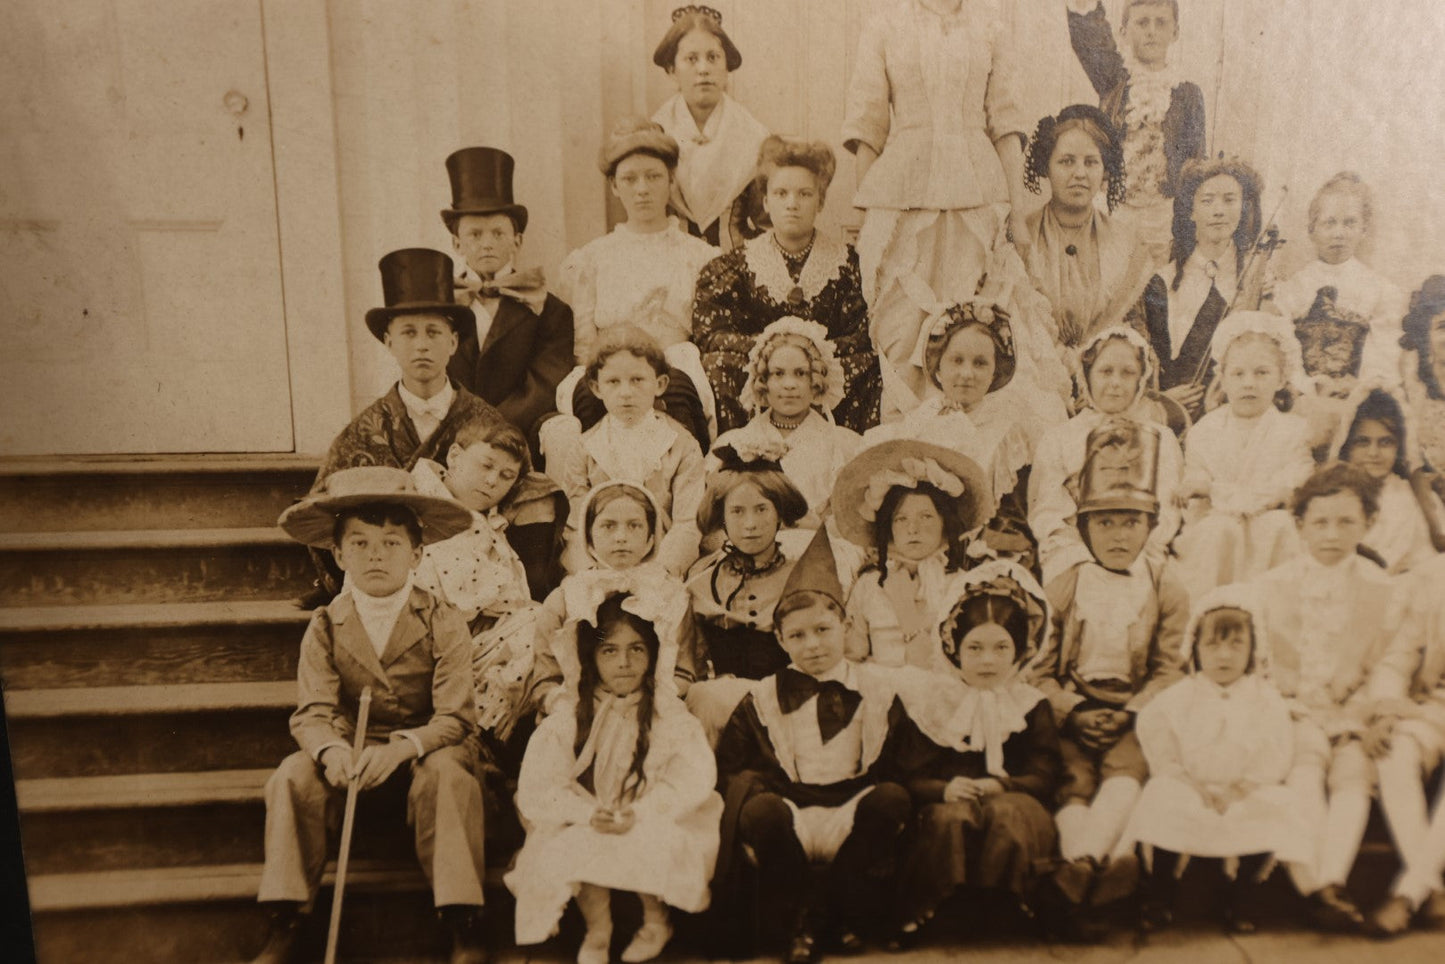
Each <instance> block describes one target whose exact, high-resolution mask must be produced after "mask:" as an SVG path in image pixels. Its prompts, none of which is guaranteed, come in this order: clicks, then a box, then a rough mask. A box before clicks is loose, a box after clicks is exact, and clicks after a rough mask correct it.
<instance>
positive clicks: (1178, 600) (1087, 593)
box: [1028, 418, 1189, 937]
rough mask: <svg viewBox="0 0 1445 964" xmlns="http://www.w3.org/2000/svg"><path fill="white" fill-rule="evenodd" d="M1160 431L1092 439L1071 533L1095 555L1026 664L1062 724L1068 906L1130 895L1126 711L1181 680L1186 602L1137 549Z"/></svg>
mask: <svg viewBox="0 0 1445 964" xmlns="http://www.w3.org/2000/svg"><path fill="white" fill-rule="evenodd" d="M1161 431H1164V429H1163V428H1162V427H1160V426H1156V425H1149V424H1145V423H1142V422H1136V421H1133V420H1132V419H1126V418H1111V419H1108V420H1106V421H1105V422H1103V423H1102V424H1100V425H1099V426H1098V427H1097V428H1095V429H1094V431H1092V432H1090V433H1089V437H1088V440H1087V442H1086V447H1085V452H1086V457H1085V462H1084V468H1083V471H1082V472H1081V473H1080V487H1081V489H1082V491H1081V492H1080V498H1079V509H1078V526H1079V532H1080V535H1081V536H1083V540H1084V545H1085V546H1086V547H1087V548H1088V550H1089V554H1090V556H1091V557H1092V558H1091V559H1090V560H1089V561H1088V562H1081V563H1079V564H1078V565H1076V566H1074V567H1072V568H1070V569H1068V570H1066V571H1064V572H1062V573H1060V574H1059V575H1058V576H1056V577H1054V579H1052V580H1051V581H1050V582H1049V584H1048V586H1047V587H1046V589H1045V592H1046V594H1047V596H1048V599H1049V605H1050V607H1051V608H1052V610H1053V616H1052V622H1053V625H1052V627H1051V631H1050V632H1049V634H1048V636H1047V638H1046V640H1045V643H1044V646H1043V648H1042V649H1041V650H1040V651H1039V654H1038V656H1036V657H1035V658H1034V661H1033V663H1032V664H1031V666H1030V667H1029V673H1028V675H1029V677H1030V682H1032V683H1033V684H1034V685H1035V686H1037V687H1038V688H1039V689H1040V690H1042V691H1043V692H1044V693H1045V695H1046V696H1048V698H1049V702H1050V703H1051V704H1053V708H1054V718H1055V721H1056V722H1057V723H1058V726H1059V736H1060V739H1059V743H1060V750H1061V752H1062V754H1063V761H1064V773H1063V779H1062V781H1061V783H1060V788H1059V804H1060V809H1059V812H1058V813H1057V814H1056V816H1055V821H1056V822H1057V824H1058V828H1059V852H1060V854H1061V855H1062V856H1063V858H1064V864H1063V866H1061V867H1060V868H1059V871H1058V872H1057V873H1056V874H1055V876H1054V882H1055V883H1056V884H1057V889H1058V891H1059V892H1060V893H1061V895H1062V896H1063V897H1064V898H1067V901H1068V903H1069V904H1070V905H1072V906H1073V907H1077V906H1079V905H1081V904H1082V903H1083V902H1084V901H1085V899H1086V898H1090V897H1091V896H1092V903H1094V904H1096V905H1097V904H1103V903H1107V902H1108V901H1109V900H1111V899H1115V898H1118V897H1122V896H1124V894H1125V893H1127V891H1128V890H1130V889H1132V886H1133V881H1134V879H1135V878H1136V876H1137V871H1138V867H1137V863H1135V862H1134V861H1133V859H1132V857H1129V856H1127V855H1116V854H1114V853H1113V852H1114V849H1115V846H1116V844H1118V842H1119V840H1120V837H1121V835H1122V833H1123V830H1124V825H1125V823H1126V822H1127V821H1128V819H1129V815H1130V813H1131V812H1132V810H1133V807H1134V803H1135V801H1136V800H1137V799H1138V796H1139V791H1140V789H1141V786H1142V784H1143V782H1144V780H1145V778H1146V777H1147V776H1148V773H1149V770H1148V765H1147V764H1146V763H1145V762H1144V753H1143V750H1142V749H1141V747H1140V746H1139V738H1138V737H1137V736H1136V735H1135V734H1134V716H1135V714H1136V713H1137V712H1138V711H1139V710H1140V709H1142V708H1143V706H1144V705H1145V704H1146V703H1148V701H1149V700H1150V699H1151V698H1152V697H1153V696H1154V694H1156V693H1158V692H1160V691H1161V690H1163V689H1164V688H1165V687H1167V686H1169V684H1170V683H1172V682H1174V681H1175V680H1176V679H1178V678H1179V677H1180V675H1181V674H1182V669H1181V667H1180V665H1179V645H1180V640H1181V639H1182V638H1183V633H1184V626H1185V623H1186V621H1187V620H1188V618H1189V597H1188V594H1187V593H1186V592H1185V590H1184V587H1183V585H1182V584H1181V583H1180V582H1179V580H1178V578H1177V577H1176V576H1175V575H1174V574H1173V572H1172V570H1171V569H1170V567H1169V564H1168V563H1167V562H1163V563H1159V562H1152V561H1150V559H1149V557H1148V556H1146V555H1144V554H1143V549H1144V545H1145V543H1146V542H1147V541H1148V539H1149V533H1150V531H1151V530H1152V529H1153V528H1154V525H1155V523H1156V521H1157V520H1158V517H1159V500H1158V497H1157V494H1156V493H1157V479H1158V465H1159V433H1160V432H1161ZM1111 856H1112V857H1113V858H1114V859H1112V860H1111V859H1110V858H1111ZM1066 923H1067V925H1068V926H1069V927H1070V928H1075V927H1076V928H1077V930H1078V933H1077V934H1074V935H1072V936H1075V937H1092V936H1095V934H1094V932H1093V930H1092V924H1093V922H1084V921H1082V920H1081V919H1080V918H1078V917H1077V916H1066Z"/></svg>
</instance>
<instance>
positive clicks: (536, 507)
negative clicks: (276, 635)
mask: <svg viewBox="0 0 1445 964" xmlns="http://www.w3.org/2000/svg"><path fill="white" fill-rule="evenodd" d="M453 386H454V387H455V388H456V392H457V395H456V398H455V399H453V400H452V406H451V408H450V409H448V410H447V415H446V418H444V419H442V422H441V425H439V426H437V430H436V431H435V432H433V433H432V435H431V438H429V439H427V440H426V441H425V442H422V440H421V439H420V438H419V437H418V436H417V434H416V426H415V425H414V424H412V420H411V415H409V414H408V413H407V410H406V404H405V403H404V402H403V401H402V400H401V394H400V393H399V392H398V391H397V388H396V386H395V385H392V386H391V390H390V391H389V392H387V393H386V394H385V395H383V396H381V397H380V398H378V399H377V400H376V401H374V402H372V403H371V404H370V405H368V406H367V407H366V408H365V409H363V410H362V412H361V414H360V415H357V416H356V418H354V419H352V421H351V424H350V425H348V426H346V428H344V429H342V430H341V434H340V435H338V436H336V439H335V440H334V441H333V442H332V443H331V448H330V449H329V450H328V451H327V453H326V459H325V460H324V461H323V462H322V463H321V470H320V471H319V472H317V473H316V481H315V482H314V483H313V484H312V487H311V488H312V491H315V490H316V489H318V488H320V486H321V483H322V481H323V480H324V479H325V478H326V477H327V476H329V475H331V474H332V473H333V472H339V471H340V470H342V469H354V468H357V467H359V466H365V465H383V466H390V467H394V468H399V469H406V470H407V471H408V472H410V471H411V470H412V468H414V467H415V466H416V464H417V462H419V461H421V460H422V459H431V460H433V461H436V462H440V463H442V464H446V457H447V450H448V449H450V448H451V447H452V443H454V442H455V441H456V440H457V434H458V433H459V432H460V431H461V430H462V429H463V428H464V427H466V426H469V425H478V424H481V425H495V424H498V423H500V422H502V421H504V419H503V417H502V413H501V412H499V411H498V410H497V409H496V408H494V407H493V406H491V405H489V404H488V403H487V402H484V401H482V400H481V399H480V398H478V397H477V396H475V395H473V394H472V393H471V392H469V391H467V390H466V389H465V388H463V387H461V386H460V385H456V383H455V382H454V383H453ZM523 468H524V469H528V468H530V466H523ZM501 509H502V514H503V515H504V516H505V517H506V518H507V521H508V522H509V523H510V524H511V525H510V526H509V528H508V529H507V541H508V542H509V543H511V545H512V548H513V549H514V550H516V552H517V555H518V556H520V557H521V559H522V563H523V565H524V566H525V567H526V570H527V583H528V586H529V588H530V589H531V591H532V595H533V597H534V598H536V599H539V600H540V599H545V598H546V595H547V593H548V592H550V591H551V590H552V589H553V588H554V587H555V586H556V584H557V582H558V581H559V580H560V579H561V571H560V567H559V560H560V552H561V544H560V540H561V534H562V526H563V524H564V523H565V522H566V521H567V499H566V496H565V495H564V494H563V492H562V490H561V487H560V486H558V485H557V483H555V482H553V481H552V480H551V479H549V478H548V477H547V476H545V475H543V474H542V473H541V472H531V471H527V472H526V473H525V474H524V475H523V476H522V477H521V478H520V479H519V480H518V481H517V485H516V487H515V488H514V489H512V491H511V493H510V494H508V496H507V497H506V499H504V500H503V501H502V504H501ZM311 556H312V559H313V560H314V561H315V563H316V570H317V575H318V580H317V585H318V589H319V590H321V592H322V594H324V595H326V596H327V597H328V598H329V596H332V595H335V594H336V593H337V592H339V591H340V590H341V572H340V570H339V569H338V568H337V567H336V563H335V561H334V560H333V559H332V556H331V553H329V552H323V551H320V550H313V551H312V553H311ZM318 598H319V597H318Z"/></svg>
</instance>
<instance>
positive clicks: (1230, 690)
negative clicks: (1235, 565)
mask: <svg viewBox="0 0 1445 964" xmlns="http://www.w3.org/2000/svg"><path fill="white" fill-rule="evenodd" d="M1184 649H1185V652H1184V653H1183V659H1184V661H1185V662H1186V663H1187V664H1188V665H1189V667H1190V674H1189V675H1188V676H1187V677H1186V678H1184V679H1182V680H1180V681H1179V682H1177V683H1175V684H1174V685H1173V686H1171V687H1169V688H1168V689H1166V690H1165V691H1164V692H1162V693H1160V694H1159V695H1158V696H1157V697H1155V698H1154V699H1153V700H1151V701H1150V702H1149V703H1148V704H1147V705H1146V706H1145V707H1144V708H1143V709H1142V710H1140V711H1139V718H1138V720H1137V721H1136V723H1135V727H1134V730H1135V732H1136V733H1138V735H1139V742H1140V744H1141V745H1142V746H1143V748H1144V756H1145V758H1146V759H1147V760H1148V761H1149V781H1148V782H1147V783H1145V784H1144V791H1143V793H1142V794H1140V797H1139V801H1138V803H1137V804H1135V806H1134V813H1133V815H1132V816H1131V817H1130V820H1129V825H1128V828H1127V829H1126V830H1125V836H1124V839H1125V842H1126V843H1127V842H1129V841H1137V842H1138V843H1140V844H1142V845H1143V846H1144V847H1145V849H1146V857H1147V860H1148V862H1150V863H1151V864H1152V866H1151V869H1150V876H1149V886H1148V888H1147V892H1146V896H1145V903H1144V911H1145V916H1144V923H1145V925H1146V926H1159V925H1162V924H1167V923H1168V922H1169V920H1170V918H1171V916H1172V906H1171V905H1172V901H1173V897H1174V890H1175V884H1176V881H1177V880H1178V875H1179V874H1180V873H1181V872H1182V871H1183V869H1184V867H1183V863H1182V862H1181V857H1188V856H1194V857H1219V858H1234V859H1235V860H1237V861H1238V868H1237V873H1236V875H1235V879H1234V883H1233V884H1232V885H1231V887H1230V889H1229V892H1228V896H1227V898H1226V900H1225V901H1224V902H1223V907H1222V909H1223V912H1224V924H1225V926H1226V928H1228V929H1229V930H1232V931H1234V932H1236V933H1250V932H1252V931H1253V930H1254V929H1255V924H1254V921H1253V918H1252V915H1251V905H1252V904H1253V902H1254V894H1255V888H1256V886H1257V884H1258V883H1259V881H1260V875H1261V874H1262V873H1263V871H1264V870H1265V869H1266V864H1267V862H1268V859H1269V857H1270V856H1271V855H1273V856H1275V857H1277V858H1278V859H1280V860H1299V859H1302V858H1303V857H1305V856H1306V855H1308V854H1309V853H1310V851H1311V844H1310V835H1309V832H1308V828H1306V827H1305V826H1304V824H1303V822H1302V821H1301V819H1300V816H1299V813H1300V811H1299V808H1298V807H1296V806H1295V805H1294V798H1293V796H1292V794H1291V791H1290V790H1289V789H1288V788H1287V787H1286V785H1285V778H1286V777H1287V776H1288V775H1289V771H1290V766H1291V763H1292V761H1293V757H1294V725H1293V723H1292V722H1291V719H1290V710H1289V706H1288V704H1287V703H1286V702H1285V700H1284V697H1282V696H1280V694H1279V691H1277V690H1276V689H1275V688H1274V685H1273V684H1272V683H1270V681H1269V679H1268V678H1267V677H1266V676H1265V675H1263V674H1262V673H1260V672H1257V669H1258V668H1260V667H1261V665H1262V663H1263V661H1264V660H1265V659H1266V657H1267V655H1268V652H1269V649H1268V645H1267V641H1266V639H1265V636H1264V620H1263V619H1262V618H1260V616H1259V615H1258V613H1257V611H1256V607H1255V605H1254V602H1253V599H1252V597H1251V596H1250V591H1249V589H1248V588H1247V587H1245V586H1243V585H1232V586H1225V587H1221V588H1218V589H1215V590H1212V591H1211V592H1209V593H1207V594H1206V595H1205V596H1204V598H1202V599H1200V600H1199V601H1198V602H1197V603H1196V604H1195V606H1194V612H1193V614H1192V615H1191V617H1190V625H1189V628H1188V629H1187V630H1186V631H1185V634H1184ZM1229 863H1230V861H1227V862H1226V868H1228V866H1229Z"/></svg>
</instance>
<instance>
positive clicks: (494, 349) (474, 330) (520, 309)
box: [441, 147, 572, 435]
mask: <svg viewBox="0 0 1445 964" xmlns="http://www.w3.org/2000/svg"><path fill="white" fill-rule="evenodd" d="M513 166H514V164H513V161H512V156H511V155H510V154H508V153H507V152H506V151H499V150H497V149H496V148H492V147H464V148H462V149H461V150H459V151H457V152H455V153H454V154H452V155H451V156H450V157H448V158H447V176H448V177H449V178H450V179H451V183H452V206H451V207H449V208H446V209H445V210H443V211H442V212H441V214H442V221H443V222H445V223H446V226H447V230H448V231H450V232H451V234H452V248H453V249H454V250H455V251H456V253H457V254H458V255H459V256H460V257H461V258H462V260H463V261H465V262H466V270H465V271H464V272H462V274H461V275H460V276H459V277H458V278H457V282H456V284H457V289H458V299H459V300H460V301H461V302H462V303H463V304H464V305H467V306H468V307H469V309H470V312H471V313H472V314H473V315H474V316H475V318H474V322H475V323H474V324H473V326H472V327H471V328H470V329H469V330H468V331H467V332H466V333H465V334H463V335H462V338H461V343H460V345H459V347H458V349H457V353H456V355H455V356H454V357H453V358H452V360H451V363H450V364H449V365H448V366H447V370H448V371H449V372H450V373H451V375H452V377H453V378H455V379H456V380H457V381H458V382H460V383H461V384H462V385H464V386H465V387H466V388H467V389H469V390H470V391H472V392H474V393H476V394H477V395H479V396H481V397H482V398H483V399H485V400H486V401H488V402H490V403H491V404H493V405H495V406H496V407H497V408H498V409H499V410H500V411H501V413H502V415H504V416H505V417H506V419H507V420H508V421H509V422H511V423H512V424H513V425H515V426H517V427H518V428H520V429H521V430H522V431H524V432H527V433H528V434H529V435H535V431H534V430H535V428H536V425H537V423H538V421H540V420H541V418H542V417H543V416H544V415H547V414H549V413H551V412H554V411H556V408H557V385H558V383H560V382H561V381H562V379H563V378H565V377H566V375H567V373H568V372H569V371H571V370H572V309H571V308H569V307H567V305H566V303H565V302H563V301H562V300H561V299H559V298H557V297H556V296H555V295H551V294H548V293H547V290H546V282H545V281H544V280H543V278H542V272H541V271H540V270H538V269H532V270H529V271H523V272H519V271H517V270H516V266H515V264H514V261H515V259H516V256H517V252H518V251H520V250H521V247H522V234H523V232H524V231H526V230H527V209H526V208H525V207H523V206H522V205H520V204H517V203H515V202H514V201H513V200H512V169H513Z"/></svg>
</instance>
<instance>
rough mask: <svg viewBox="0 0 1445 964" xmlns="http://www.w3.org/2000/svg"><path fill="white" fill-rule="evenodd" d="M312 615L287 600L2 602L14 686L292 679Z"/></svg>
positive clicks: (8, 684)
mask: <svg viewBox="0 0 1445 964" xmlns="http://www.w3.org/2000/svg"><path fill="white" fill-rule="evenodd" d="M310 618H311V614H310V613H309V612H306V611H304V610H302V609H299V608H298V607H297V606H296V605H295V603H294V602H292V601H290V600H280V601H274V600H259V601H251V602H245V601H242V602H229V601H225V602H204V603H168V604H149V603H146V604H138V605H129V606H124V605H123V606H38V607H28V608H11V609H4V608H0V681H3V682H4V685H5V688H6V689H8V690H21V689H49V688H64V687H76V686H131V685H143V684H148V683H164V682H171V681H175V680H185V681H187V682H195V683H221V682H232V681H235V682H244V681H258V682H259V681H266V680H284V679H295V678H296V659H297V654H298V652H299V647H300V642H301V636H302V634H303V633H304V632H305V627H306V623H307V622H308V620H309V619H310Z"/></svg>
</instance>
